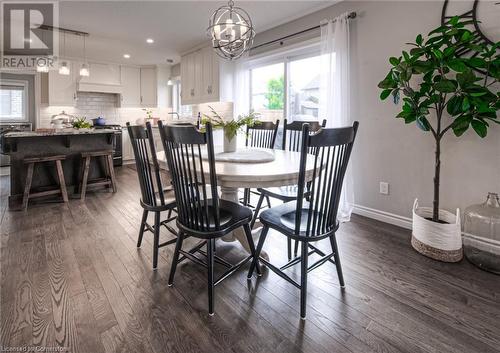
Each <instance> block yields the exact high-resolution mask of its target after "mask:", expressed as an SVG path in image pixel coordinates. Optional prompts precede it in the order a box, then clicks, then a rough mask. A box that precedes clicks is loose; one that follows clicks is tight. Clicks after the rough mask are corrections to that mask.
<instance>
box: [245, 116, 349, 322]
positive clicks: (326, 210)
mask: <svg viewBox="0 0 500 353" xmlns="http://www.w3.org/2000/svg"><path fill="white" fill-rule="evenodd" d="M357 130H358V122H357V121H356V122H354V124H353V126H352V127H343V128H336V129H322V130H320V131H318V132H316V133H313V134H311V135H309V126H308V125H307V124H306V125H304V126H303V130H302V141H301V146H302V147H301V159H300V169H299V182H298V195H297V199H296V200H294V201H290V202H287V203H284V204H282V205H279V206H276V207H272V208H270V209H267V210H264V211H262V214H261V216H260V221H261V222H262V224H263V229H262V233H261V235H260V238H259V242H258V244H257V250H256V256H255V258H254V260H253V261H252V265H251V266H250V270H249V271H248V278H251V277H252V273H253V271H254V268H255V266H256V264H257V260H258V259H259V255H260V252H261V251H262V247H263V246H264V242H265V240H266V237H267V234H268V231H269V229H274V230H277V231H278V232H279V233H281V234H283V235H285V236H286V237H287V238H288V239H294V240H296V241H298V242H300V244H301V253H300V257H297V258H294V259H293V260H291V261H289V262H288V263H286V264H285V265H283V266H281V267H279V268H278V267H276V266H274V265H272V264H271V263H270V262H269V261H267V260H266V259H264V258H260V260H261V261H262V262H263V263H264V264H265V265H267V266H268V267H269V268H270V269H271V270H272V271H273V272H275V273H276V274H278V275H279V276H280V277H282V278H283V279H285V280H286V281H288V282H290V283H291V284H293V285H294V286H295V287H297V288H299V289H300V317H301V318H303V319H305V317H306V296H307V274H308V273H309V272H310V271H312V270H314V269H315V268H318V267H319V266H321V265H322V264H324V263H326V262H331V263H333V264H335V266H336V268H337V274H338V277H339V282H340V286H341V288H344V287H345V282H344V277H343V275H342V266H341V264H340V257H339V250H338V246H337V241H336V238H335V232H336V231H337V229H338V228H339V222H338V220H337V211H338V206H339V200H340V195H341V193H342V183H343V180H344V175H345V172H346V170H347V165H348V162H349V157H350V155H351V151H352V147H353V144H354V139H355V137H356V132H357ZM310 148H312V149H314V154H313V156H314V162H313V164H312V165H311V164H310V166H312V167H313V168H312V169H313V172H312V179H311V180H310V185H309V187H308V186H307V184H308V177H307V176H306V164H307V157H308V156H307V155H308V153H309V149H310ZM306 191H307V192H308V193H309V196H308V197H307V198H305V197H304V194H305V192H306ZM326 238H328V239H329V240H330V245H331V247H332V253H330V254H326V253H325V252H323V251H322V250H320V249H318V248H317V247H316V246H315V245H312V244H311V243H312V242H316V241H319V240H322V239H326ZM312 254H317V255H319V256H320V258H319V259H318V260H317V261H315V262H314V263H313V264H311V265H309V263H308V261H309V256H310V255H312ZM332 258H333V260H332ZM299 263H300V264H301V266H300V268H301V270H300V283H297V282H296V281H295V280H293V279H292V278H291V277H289V276H288V275H287V274H286V273H285V272H284V270H285V269H287V268H289V267H291V266H293V265H296V264H299Z"/></svg>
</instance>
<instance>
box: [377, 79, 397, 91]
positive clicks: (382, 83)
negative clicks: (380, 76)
mask: <svg viewBox="0 0 500 353" xmlns="http://www.w3.org/2000/svg"><path fill="white" fill-rule="evenodd" d="M394 87H396V83H395V82H394V81H393V80H392V79H390V78H386V79H384V80H382V81H380V82H379V84H378V88H382V89H388V88H394Z"/></svg>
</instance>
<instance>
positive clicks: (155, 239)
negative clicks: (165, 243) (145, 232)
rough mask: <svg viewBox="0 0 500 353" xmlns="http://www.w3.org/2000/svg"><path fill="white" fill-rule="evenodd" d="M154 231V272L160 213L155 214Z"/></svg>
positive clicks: (156, 260)
mask: <svg viewBox="0 0 500 353" xmlns="http://www.w3.org/2000/svg"><path fill="white" fill-rule="evenodd" d="M154 231H155V232H154V245H153V270H156V268H157V267H158V249H159V247H158V245H160V212H155V227H154Z"/></svg>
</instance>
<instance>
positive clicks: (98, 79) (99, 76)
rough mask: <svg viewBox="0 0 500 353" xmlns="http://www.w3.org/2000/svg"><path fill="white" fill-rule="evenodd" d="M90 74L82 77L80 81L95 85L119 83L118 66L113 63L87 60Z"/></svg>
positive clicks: (117, 84)
mask: <svg viewBox="0 0 500 353" xmlns="http://www.w3.org/2000/svg"><path fill="white" fill-rule="evenodd" d="M88 65H89V71H90V75H89V76H87V77H82V79H81V80H80V83H89V84H96V85H110V86H119V85H120V83H121V82H120V66H118V65H114V64H101V63H95V62H89V64H88Z"/></svg>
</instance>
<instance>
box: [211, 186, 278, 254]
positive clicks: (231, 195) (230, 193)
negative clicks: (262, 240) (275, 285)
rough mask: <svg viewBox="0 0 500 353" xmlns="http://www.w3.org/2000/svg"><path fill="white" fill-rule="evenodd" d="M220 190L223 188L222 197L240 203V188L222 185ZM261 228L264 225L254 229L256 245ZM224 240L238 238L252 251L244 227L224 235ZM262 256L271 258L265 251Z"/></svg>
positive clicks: (247, 249)
mask: <svg viewBox="0 0 500 353" xmlns="http://www.w3.org/2000/svg"><path fill="white" fill-rule="evenodd" d="M220 190H221V199H224V200H227V201H232V202H234V203H239V198H238V188H230V187H225V186H221V188H220ZM261 230H262V227H261V228H257V229H255V230H252V238H253V241H254V243H255V246H257V241H258V240H259V236H260V232H261ZM222 240H223V241H226V242H233V241H235V240H238V241H239V242H240V244H241V246H243V248H244V249H245V250H246V251H247V252H248V253H250V247H249V246H248V242H247V237H246V235H245V231H244V230H243V229H242V228H238V229H236V230H234V231H233V233H232V234H228V235H226V236H224V237H223V238H222ZM261 256H263V257H264V258H266V259H269V256H268V255H267V254H266V253H265V252H264V251H262V252H261Z"/></svg>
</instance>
